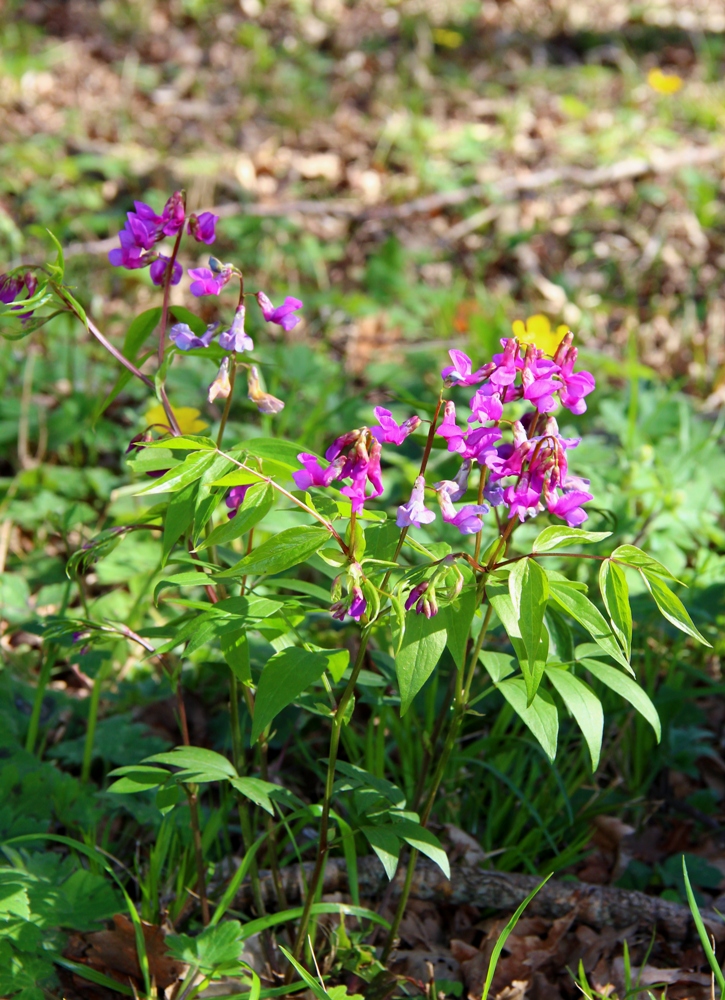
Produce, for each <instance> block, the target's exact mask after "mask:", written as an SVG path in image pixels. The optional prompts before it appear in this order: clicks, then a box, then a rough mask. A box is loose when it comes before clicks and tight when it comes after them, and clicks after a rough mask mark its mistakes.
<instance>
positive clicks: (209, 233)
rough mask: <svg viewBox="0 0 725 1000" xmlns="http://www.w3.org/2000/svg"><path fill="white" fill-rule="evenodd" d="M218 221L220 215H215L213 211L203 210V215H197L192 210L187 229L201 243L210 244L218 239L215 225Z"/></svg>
mask: <svg viewBox="0 0 725 1000" xmlns="http://www.w3.org/2000/svg"><path fill="white" fill-rule="evenodd" d="M218 221H219V216H218V215H214V214H213V213H212V212H202V213H201V215H195V214H194V213H193V212H192V214H191V215H190V216H189V222H188V223H187V226H186V231H187V233H188V234H189V236H193V237H194V239H195V240H197V241H198V242H199V243H206V244H207V246H209V245H211V244H212V243H213V242H214V240H215V239H216V231H215V227H216V224H217V222H218Z"/></svg>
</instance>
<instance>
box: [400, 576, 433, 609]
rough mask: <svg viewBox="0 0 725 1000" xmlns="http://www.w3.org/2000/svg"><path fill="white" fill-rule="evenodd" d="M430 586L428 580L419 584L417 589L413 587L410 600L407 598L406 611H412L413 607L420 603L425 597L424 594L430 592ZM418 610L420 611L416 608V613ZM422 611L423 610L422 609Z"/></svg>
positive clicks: (409, 596)
mask: <svg viewBox="0 0 725 1000" xmlns="http://www.w3.org/2000/svg"><path fill="white" fill-rule="evenodd" d="M429 586H430V583H429V582H428V580H423V582H422V583H419V584H418V586H417V587H413V589H412V590H411V592H410V593H409V594H408V598H407V600H406V602H405V610H406V611H410V609H411V608H412V607H413V605H414V604H417V603H418V601H419V600H420V599H421V597H422V596H423V594H425V592H426V591H427V590H428V587H429ZM417 610H418V609H417V608H416V611H417ZM421 610H422V608H421ZM418 614H420V611H418Z"/></svg>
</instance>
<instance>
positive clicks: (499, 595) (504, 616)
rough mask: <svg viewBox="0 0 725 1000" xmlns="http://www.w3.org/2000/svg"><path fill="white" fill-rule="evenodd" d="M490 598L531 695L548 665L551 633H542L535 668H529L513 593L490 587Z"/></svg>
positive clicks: (536, 688)
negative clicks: (512, 596) (512, 597)
mask: <svg viewBox="0 0 725 1000" xmlns="http://www.w3.org/2000/svg"><path fill="white" fill-rule="evenodd" d="M489 600H490V602H491V604H492V605H493V609H494V611H495V612H496V614H497V615H498V617H499V618H500V620H501V624H502V625H503V627H504V628H505V629H506V634H507V635H508V637H509V640H510V641H511V645H512V646H513V647H514V652H515V653H516V658H517V659H518V661H519V666H520V667H521V672H522V674H523V675H524V678H525V679H526V690H527V692H528V694H529V696H531V692H532V690H533V692H534V693H535V692H536V691H537V690H538V687H539V684H540V683H541V678H542V676H543V674H544V667H545V666H546V661H547V659H548V656H549V633H548V632H546V631H543V632H542V633H541V636H540V639H539V648H538V650H537V651H536V659H535V661H534V668H533V670H531V669H530V668H529V654H528V651H527V649H526V646H525V644H524V640H523V638H522V636H521V630H520V629H519V622H518V618H517V615H516V612H515V610H514V604H513V601H512V600H511V595H510V594H509V593H507V592H506V591H505V590H504V589H503V588H502V587H501V588H495V587H491V588H489Z"/></svg>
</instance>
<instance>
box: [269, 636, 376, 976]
mask: <svg viewBox="0 0 725 1000" xmlns="http://www.w3.org/2000/svg"><path fill="white" fill-rule="evenodd" d="M369 638H370V626H368V627H367V628H365V629H363V632H362V635H361V636H360V648H359V650H358V654H357V659H356V660H355V665H354V666H353V668H352V672H351V674H350V679H349V680H348V682H347V685H346V687H345V690H344V691H343V693H342V697H341V698H340V701H339V703H338V706H337V708H336V710H335V715H334V718H333V720H332V735H331V737H330V757H329V760H328V764H327V778H326V780H325V794H324V798H323V800H322V815H321V817H320V840H319V844H318V847H317V858H316V859H315V868H314V871H313V872H312V877H311V878H310V883H309V886H308V891H307V898H306V899H305V907H304V910H303V912H302V916H301V918H300V923H299V927H298V928H297V937H296V938H295V944H294V948H293V949H292V954H293V956H294V957H295V958H296V959H297V960H298V961H299V958H300V955H301V954H302V949H303V948H304V946H305V943H306V940H307V927H308V925H309V922H310V911H311V909H312V904H313V902H314V900H315V897H316V895H317V890H318V888H319V886H320V881H321V879H322V876H323V874H324V870H325V861H326V860H327V853H328V851H329V849H330V845H329V843H328V834H329V828H330V809H331V808H332V789H333V787H334V784H335V765H336V764H337V752H338V749H339V746H340V734H341V732H342V727H343V725H344V719H345V715H346V712H347V706H348V705H349V704H350V700H351V698H352V696H353V694H354V692H355V685H356V684H357V679H358V677H359V675H360V671H361V670H362V667H363V663H364V662H365V653H366V651H367V645H368V639H369ZM293 973H294V969H293V967H292V966H290V967H289V970H288V972H287V977H288V978H287V981H289V979H291V978H292V975H293Z"/></svg>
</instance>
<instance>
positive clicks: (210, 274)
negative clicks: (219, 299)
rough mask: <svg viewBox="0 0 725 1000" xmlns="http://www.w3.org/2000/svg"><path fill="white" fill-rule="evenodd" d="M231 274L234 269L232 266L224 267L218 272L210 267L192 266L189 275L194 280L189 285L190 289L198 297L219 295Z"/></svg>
mask: <svg viewBox="0 0 725 1000" xmlns="http://www.w3.org/2000/svg"><path fill="white" fill-rule="evenodd" d="M231 276H232V269H231V268H230V267H229V268H222V270H221V271H218V272H214V271H212V270H211V269H210V268H208V267H193V268H191V267H190V268H189V277H190V278H193V279H194V280H193V281H192V283H191V285H190V286H189V291H190V292H191V294H192V295H195V296H196V297H197V298H200V297H201V296H202V295H219V294H220V293H221V290H222V288H224V286H225V285H226V284H227V282H228V281H229V280H230V278H231Z"/></svg>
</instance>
